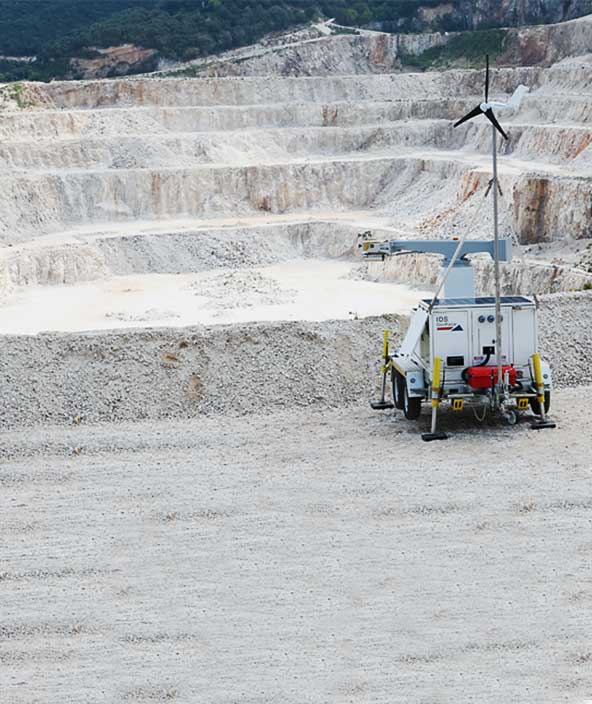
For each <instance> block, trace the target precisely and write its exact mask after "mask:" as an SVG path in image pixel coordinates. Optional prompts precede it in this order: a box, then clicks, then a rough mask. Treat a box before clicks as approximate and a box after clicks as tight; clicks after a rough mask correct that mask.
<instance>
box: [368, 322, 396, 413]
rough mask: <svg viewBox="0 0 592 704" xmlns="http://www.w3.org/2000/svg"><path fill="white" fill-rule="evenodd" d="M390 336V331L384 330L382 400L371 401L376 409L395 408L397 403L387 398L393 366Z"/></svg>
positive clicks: (381, 370)
mask: <svg viewBox="0 0 592 704" xmlns="http://www.w3.org/2000/svg"><path fill="white" fill-rule="evenodd" d="M389 338H390V332H389V331H388V330H385V331H384V334H383V336H382V360H383V364H382V367H381V368H380V372H381V374H382V390H381V393H380V401H370V407H371V408H372V409H374V410H375V411H386V410H389V409H390V408H394V407H395V405H394V404H393V403H390V402H389V401H387V400H386V375H387V374H388V372H389V369H390V368H391V363H390V359H389Z"/></svg>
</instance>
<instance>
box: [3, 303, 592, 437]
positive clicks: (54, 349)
mask: <svg viewBox="0 0 592 704" xmlns="http://www.w3.org/2000/svg"><path fill="white" fill-rule="evenodd" d="M539 325H540V340H541V353H542V354H543V356H544V357H545V358H546V359H547V360H548V361H549V362H550V363H551V366H552V368H553V373H554V381H555V384H556V385H557V386H558V387H565V386H574V385H586V384H592V370H591V369H590V365H589V360H590V358H592V292H582V293H576V294H563V293H562V294H553V295H550V296H544V297H542V298H541V299H540V307H539ZM406 327H407V319H406V318H404V317H398V316H384V317H377V318H366V319H362V320H348V321H328V322H323V323H306V322H277V323H256V324H240V325H232V326H229V325H220V326H210V327H206V326H202V327H195V328H183V329H177V330H175V329H147V330H133V331H132V330H130V331H124V332H117V333H116V332H113V333H84V334H57V333H48V334H41V335H36V336H29V337H27V336H4V337H0V354H1V355H2V359H3V360H4V364H3V383H2V385H1V386H0V427H3V428H9V427H18V426H31V425H37V424H41V423H58V424H63V423H71V422H84V423H87V422H99V421H100V422H105V421H128V420H130V421H135V420H141V419H160V418H193V417H196V416H199V415H202V414H206V415H212V414H231V415H232V414H239V415H240V414H250V413H266V412H270V413H271V412H274V411H275V410H277V409H279V408H282V409H286V408H291V407H307V406H309V407H319V408H338V407H342V406H347V405H349V404H353V403H360V402H365V401H367V400H369V399H370V398H372V397H373V396H374V395H375V394H376V393H377V384H378V381H379V368H380V348H381V338H382V332H383V330H384V329H385V328H389V329H390V330H391V331H392V333H393V344H394V345H396V344H397V343H398V342H400V341H401V338H402V334H403V333H404V331H405V329H406ZM23 360H26V361H27V362H26V364H25V363H24V362H23ZM147 399H150V403H147Z"/></svg>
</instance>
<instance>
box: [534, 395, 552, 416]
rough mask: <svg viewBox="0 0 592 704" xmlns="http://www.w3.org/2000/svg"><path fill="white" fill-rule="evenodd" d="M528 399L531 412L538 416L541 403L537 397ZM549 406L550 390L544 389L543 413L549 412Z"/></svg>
mask: <svg viewBox="0 0 592 704" xmlns="http://www.w3.org/2000/svg"><path fill="white" fill-rule="evenodd" d="M529 401H530V407H531V409H532V412H533V413H534V414H535V416H540V415H541V404H540V403H539V400H538V398H531V399H529ZM549 408H551V392H550V391H545V413H548V412H549Z"/></svg>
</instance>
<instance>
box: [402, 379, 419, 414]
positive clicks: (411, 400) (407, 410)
mask: <svg viewBox="0 0 592 704" xmlns="http://www.w3.org/2000/svg"><path fill="white" fill-rule="evenodd" d="M403 413H404V414H405V418H407V420H417V419H418V418H419V416H420V414H421V399H420V398H417V397H415V396H409V390H408V389H407V384H405V387H404V390H403Z"/></svg>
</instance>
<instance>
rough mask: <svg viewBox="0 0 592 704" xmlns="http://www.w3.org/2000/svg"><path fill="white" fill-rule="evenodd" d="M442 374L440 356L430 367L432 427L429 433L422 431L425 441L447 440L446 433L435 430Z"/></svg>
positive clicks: (422, 437)
mask: <svg viewBox="0 0 592 704" xmlns="http://www.w3.org/2000/svg"><path fill="white" fill-rule="evenodd" d="M441 376H442V360H441V359H440V357H435V358H434V367H433V369H432V429H431V431H430V432H429V433H424V434H423V435H422V436H421V439H422V440H425V442H431V441H432V440H447V439H448V435H446V433H439V432H437V431H436V424H437V419H438V406H439V405H440V392H441V390H442V388H441V386H440V377H441Z"/></svg>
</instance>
